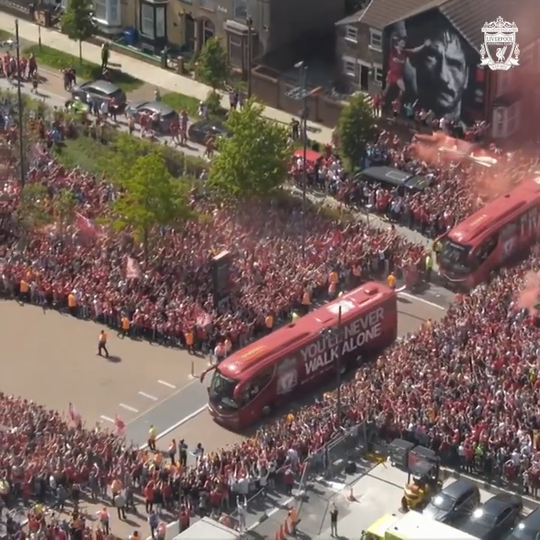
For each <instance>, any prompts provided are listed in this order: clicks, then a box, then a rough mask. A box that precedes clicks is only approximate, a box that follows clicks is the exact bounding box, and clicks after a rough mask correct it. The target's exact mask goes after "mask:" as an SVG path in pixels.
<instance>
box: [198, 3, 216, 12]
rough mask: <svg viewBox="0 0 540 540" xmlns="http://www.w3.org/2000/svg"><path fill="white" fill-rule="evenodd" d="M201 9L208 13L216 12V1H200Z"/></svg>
mask: <svg viewBox="0 0 540 540" xmlns="http://www.w3.org/2000/svg"><path fill="white" fill-rule="evenodd" d="M201 7H202V8H203V9H207V10H208V11H216V0H201Z"/></svg>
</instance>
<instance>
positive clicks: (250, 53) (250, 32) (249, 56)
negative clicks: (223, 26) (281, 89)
mask: <svg viewBox="0 0 540 540" xmlns="http://www.w3.org/2000/svg"><path fill="white" fill-rule="evenodd" d="M246 24H247V29H248V33H247V40H248V42H247V97H248V99H249V98H250V97H251V69H252V67H253V19H252V18H251V16H250V15H249V14H248V15H247V16H246Z"/></svg>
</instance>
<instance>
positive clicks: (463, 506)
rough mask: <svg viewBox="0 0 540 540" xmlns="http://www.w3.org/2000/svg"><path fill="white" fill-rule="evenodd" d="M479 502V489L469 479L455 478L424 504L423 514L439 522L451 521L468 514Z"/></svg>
mask: <svg viewBox="0 0 540 540" xmlns="http://www.w3.org/2000/svg"><path fill="white" fill-rule="evenodd" d="M479 504H480V491H479V489H478V488H477V487H476V484H474V483H473V482H470V481H469V480H456V481H455V482H452V483H451V484H450V485H448V486H446V487H445V488H443V489H442V490H441V491H440V492H439V493H437V495H435V497H433V499H431V502H430V503H429V504H428V505H427V506H426V508H425V509H424V512H423V514H424V515H426V516H428V517H429V518H431V519H434V520H435V521H440V522H441V523H453V522H455V521H456V520H457V519H460V518H464V517H466V516H469V515H470V514H471V512H472V511H473V510H474V509H475V508H476V507H477V506H478V505H479Z"/></svg>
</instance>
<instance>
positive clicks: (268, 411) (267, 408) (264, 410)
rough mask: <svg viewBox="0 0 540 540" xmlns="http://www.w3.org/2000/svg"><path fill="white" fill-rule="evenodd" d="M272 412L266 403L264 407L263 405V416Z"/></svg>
mask: <svg viewBox="0 0 540 540" xmlns="http://www.w3.org/2000/svg"><path fill="white" fill-rule="evenodd" d="M271 412H272V408H271V407H270V405H266V407H263V410H262V414H263V416H264V417H268V416H270V413H271Z"/></svg>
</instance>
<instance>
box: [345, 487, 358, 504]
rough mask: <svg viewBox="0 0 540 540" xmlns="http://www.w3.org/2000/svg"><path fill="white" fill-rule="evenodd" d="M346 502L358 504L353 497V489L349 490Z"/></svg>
mask: <svg viewBox="0 0 540 540" xmlns="http://www.w3.org/2000/svg"><path fill="white" fill-rule="evenodd" d="M347 500H348V501H350V502H358V500H357V499H356V497H355V496H354V491H353V488H351V490H350V491H349V496H348V497H347Z"/></svg>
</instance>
